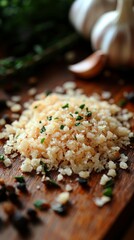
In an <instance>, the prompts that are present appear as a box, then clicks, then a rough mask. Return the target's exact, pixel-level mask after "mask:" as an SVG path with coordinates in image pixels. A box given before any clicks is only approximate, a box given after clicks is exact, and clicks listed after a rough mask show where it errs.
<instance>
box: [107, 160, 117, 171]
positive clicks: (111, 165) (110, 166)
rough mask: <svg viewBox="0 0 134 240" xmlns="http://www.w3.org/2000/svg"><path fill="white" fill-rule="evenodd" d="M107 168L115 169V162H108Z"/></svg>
mask: <svg viewBox="0 0 134 240" xmlns="http://www.w3.org/2000/svg"><path fill="white" fill-rule="evenodd" d="M108 167H109V169H116V164H115V163H114V162H113V161H109V162H108Z"/></svg>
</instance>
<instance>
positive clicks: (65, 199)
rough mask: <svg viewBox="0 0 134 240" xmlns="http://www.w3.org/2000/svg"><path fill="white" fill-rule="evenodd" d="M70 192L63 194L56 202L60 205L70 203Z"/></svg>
mask: <svg viewBox="0 0 134 240" xmlns="http://www.w3.org/2000/svg"><path fill="white" fill-rule="evenodd" d="M69 196H70V195H69V192H62V193H60V194H59V195H58V197H57V198H56V201H57V202H58V203H60V204H66V203H67V202H68V201H69Z"/></svg>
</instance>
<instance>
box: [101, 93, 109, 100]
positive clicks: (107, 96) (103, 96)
mask: <svg viewBox="0 0 134 240" xmlns="http://www.w3.org/2000/svg"><path fill="white" fill-rule="evenodd" d="M101 96H102V98H103V99H109V98H110V97H111V92H108V91H103V92H102V94H101Z"/></svg>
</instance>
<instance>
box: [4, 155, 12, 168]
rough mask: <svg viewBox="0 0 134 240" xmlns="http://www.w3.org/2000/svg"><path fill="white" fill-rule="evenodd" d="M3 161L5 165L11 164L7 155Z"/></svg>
mask: <svg viewBox="0 0 134 240" xmlns="http://www.w3.org/2000/svg"><path fill="white" fill-rule="evenodd" d="M3 162H4V164H5V166H6V167H10V166H11V165H12V163H11V160H10V159H9V158H8V157H6V158H5V160H4V161H3Z"/></svg>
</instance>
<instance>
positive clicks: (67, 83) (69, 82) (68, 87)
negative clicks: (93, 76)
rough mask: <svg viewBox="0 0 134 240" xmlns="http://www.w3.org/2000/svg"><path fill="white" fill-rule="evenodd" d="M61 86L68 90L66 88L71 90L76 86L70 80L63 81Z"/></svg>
mask: <svg viewBox="0 0 134 240" xmlns="http://www.w3.org/2000/svg"><path fill="white" fill-rule="evenodd" d="M63 88H64V89H65V90H68V89H71V90H73V89H75V88H76V83H75V82H71V81H68V82H65V83H64V84H63Z"/></svg>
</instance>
